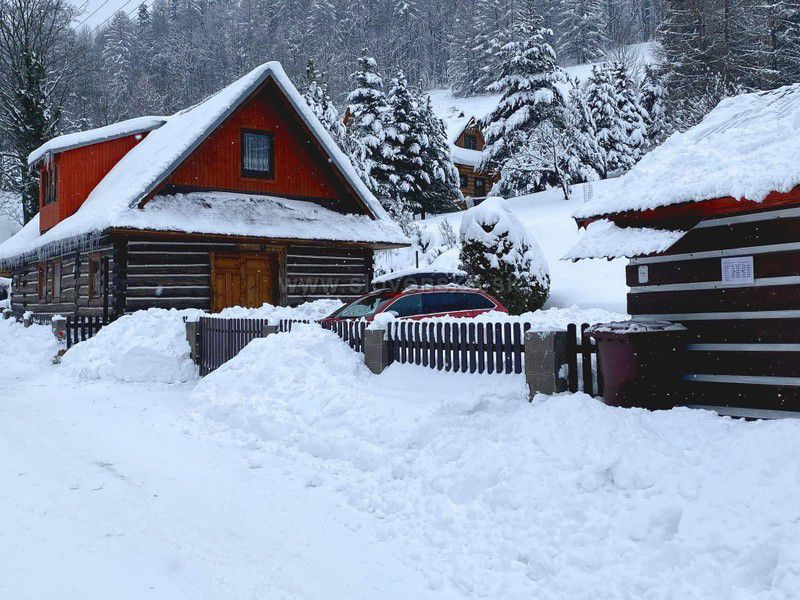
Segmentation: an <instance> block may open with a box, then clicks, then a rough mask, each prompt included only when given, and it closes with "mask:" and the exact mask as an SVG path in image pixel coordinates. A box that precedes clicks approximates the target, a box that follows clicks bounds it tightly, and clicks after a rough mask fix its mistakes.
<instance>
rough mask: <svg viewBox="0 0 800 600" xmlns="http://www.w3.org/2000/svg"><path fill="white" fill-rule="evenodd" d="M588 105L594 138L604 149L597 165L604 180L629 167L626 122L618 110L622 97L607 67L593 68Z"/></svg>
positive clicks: (587, 96) (588, 84)
mask: <svg viewBox="0 0 800 600" xmlns="http://www.w3.org/2000/svg"><path fill="white" fill-rule="evenodd" d="M586 103H587V105H588V107H589V112H590V113H591V116H592V121H593V122H594V132H593V134H592V135H593V137H594V138H595V139H596V140H597V144H598V146H599V147H600V150H601V156H602V158H601V159H600V160H598V161H597V163H596V164H595V165H594V167H595V169H596V170H597V172H598V173H599V174H600V176H601V177H602V178H603V179H605V178H606V177H608V176H609V175H610V174H611V173H612V172H614V171H617V170H619V169H621V168H623V165H625V164H627V160H626V158H625V156H626V155H627V153H628V140H627V132H626V128H625V123H623V121H622V117H621V115H620V111H619V104H620V102H619V98H618V97H617V90H616V88H615V86H614V80H613V79H612V77H611V71H610V69H609V68H608V67H607V66H605V65H602V66H594V67H592V75H591V77H590V78H589V79H588V80H587V82H586Z"/></svg>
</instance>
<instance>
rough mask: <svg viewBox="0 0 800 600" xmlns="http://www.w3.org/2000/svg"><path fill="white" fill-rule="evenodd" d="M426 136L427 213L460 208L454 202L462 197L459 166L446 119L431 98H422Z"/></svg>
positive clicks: (424, 200) (424, 201) (424, 193)
mask: <svg viewBox="0 0 800 600" xmlns="http://www.w3.org/2000/svg"><path fill="white" fill-rule="evenodd" d="M418 105H419V106H420V109H419V110H420V112H421V116H420V118H421V122H422V127H423V135H424V137H425V138H427V142H426V143H425V144H424V146H423V152H422V161H423V168H424V169H425V170H426V171H427V172H428V184H427V185H426V186H425V187H424V188H423V190H422V196H421V204H422V210H423V212H425V213H442V212H449V211H452V210H454V209H455V208H456V206H455V204H454V201H455V200H460V199H461V198H462V194H461V188H460V185H459V176H458V169H457V168H456V166H455V164H453V158H452V156H451V155H450V143H449V142H448V140H447V132H446V130H445V126H444V122H443V121H442V120H441V119H440V118H439V117H437V116H436V115H435V114H434V112H433V106H432V105H431V99H430V97H429V96H425V97H423V98H421V99H420V100H419V101H418Z"/></svg>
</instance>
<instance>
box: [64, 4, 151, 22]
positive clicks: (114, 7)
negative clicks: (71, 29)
mask: <svg viewBox="0 0 800 600" xmlns="http://www.w3.org/2000/svg"><path fill="white" fill-rule="evenodd" d="M141 1H142V0H70V2H72V3H73V4H74V5H75V6H78V7H83V8H81V14H80V15H78V18H77V19H76V21H75V24H76V25H77V24H79V23H81V22H82V21H84V20H85V21H86V22H85V23H83V25H82V26H86V27H98V26H99V25H100V24H101V23H103V21H105V20H106V19H108V20H111V16H112V15H113V14H114V13H115V12H117V11H118V10H124V11H125V12H126V13H129V14H130V13H131V12H135V11H136V7H137V6H139V3H140V2H141ZM84 3H85V6H84ZM95 11H97V12H95ZM92 13H94V14H92Z"/></svg>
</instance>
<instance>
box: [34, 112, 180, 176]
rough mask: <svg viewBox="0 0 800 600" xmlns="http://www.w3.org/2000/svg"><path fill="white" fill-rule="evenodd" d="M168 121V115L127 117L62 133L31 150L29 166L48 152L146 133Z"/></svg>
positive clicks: (52, 152)
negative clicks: (123, 119) (84, 129)
mask: <svg viewBox="0 0 800 600" xmlns="http://www.w3.org/2000/svg"><path fill="white" fill-rule="evenodd" d="M166 122H167V117H154V116H146V117H136V118H133V119H126V120H125V121H119V122H118V123H112V124H111V125H106V126H104V127H97V128H95V129H87V130H86V131H76V132H74V133H67V134H64V135H60V136H58V137H54V138H53V139H51V140H49V141H47V142H45V143H44V144H42V145H41V146H39V147H38V148H37V149H36V150H34V151H33V152H31V153H30V154H29V155H28V166H33V165H34V164H36V163H37V162H39V161H40V160H42V159H43V158H45V157H46V156H47V155H48V154H56V153H58V152H65V151H67V150H73V149H74V148H80V147H82V146H89V145H91V144H98V143H100V142H107V141H109V140H114V139H117V138H121V137H126V136H129V135H135V134H137V133H145V132H148V131H152V130H154V129H158V128H159V127H161V126H162V125H163V124H164V123H166Z"/></svg>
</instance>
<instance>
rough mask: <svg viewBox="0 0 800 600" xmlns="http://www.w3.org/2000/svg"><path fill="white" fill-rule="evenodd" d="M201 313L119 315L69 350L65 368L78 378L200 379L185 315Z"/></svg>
mask: <svg viewBox="0 0 800 600" xmlns="http://www.w3.org/2000/svg"><path fill="white" fill-rule="evenodd" d="M198 314H202V311H199V310H182V311H178V310H175V309H170V310H165V309H163V308H151V309H148V310H142V311H137V312H135V313H133V314H130V315H125V316H123V317H120V318H119V319H117V320H116V321H114V322H113V323H110V324H109V325H106V326H105V327H103V328H102V329H101V330H100V331H99V332H98V333H97V335H95V336H94V337H93V338H90V339H88V340H86V341H85V342H81V343H80V344H76V345H75V346H73V347H72V348H70V349H69V350H68V351H67V353H66V354H65V355H64V356H63V358H62V360H61V366H62V368H63V369H64V370H65V371H66V372H67V373H69V374H70V375H72V376H74V377H77V378H79V379H85V380H91V379H103V380H116V381H122V382H154V383H180V382H184V381H190V380H192V379H194V378H196V377H197V367H196V366H195V364H194V363H193V362H192V360H191V358H190V357H189V343H188V342H187V341H186V327H185V325H184V321H183V319H184V317H190V318H192V317H196V316H197V315H198Z"/></svg>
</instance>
